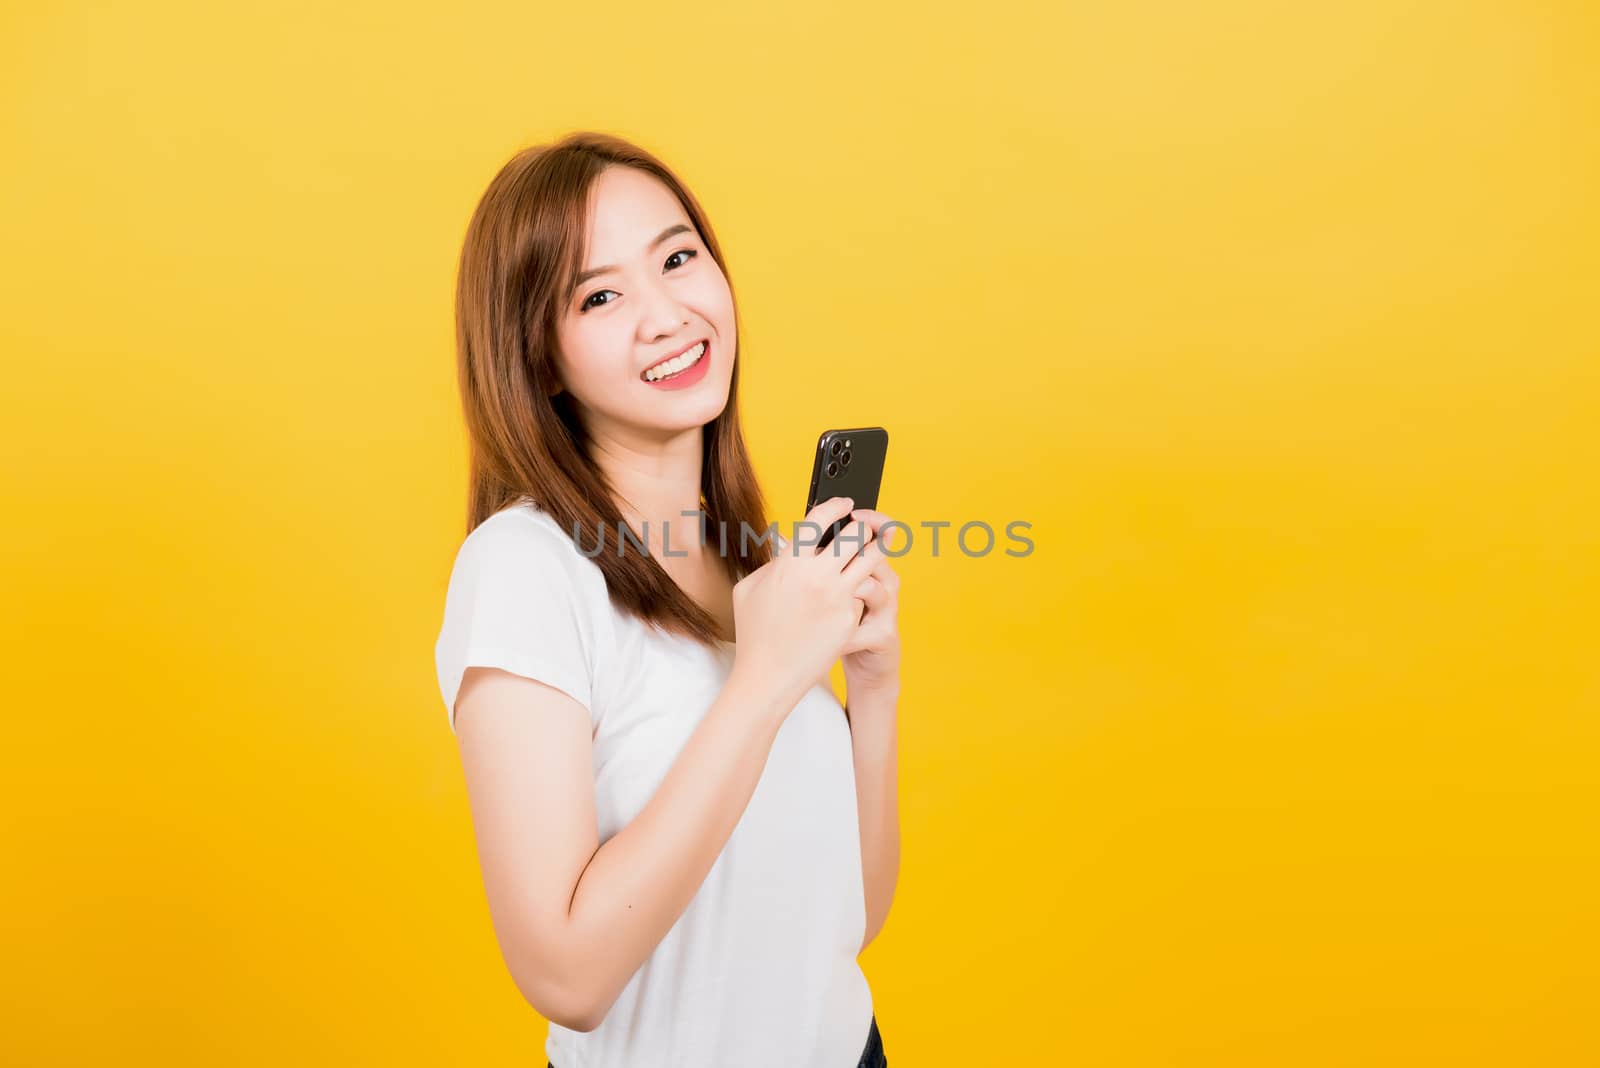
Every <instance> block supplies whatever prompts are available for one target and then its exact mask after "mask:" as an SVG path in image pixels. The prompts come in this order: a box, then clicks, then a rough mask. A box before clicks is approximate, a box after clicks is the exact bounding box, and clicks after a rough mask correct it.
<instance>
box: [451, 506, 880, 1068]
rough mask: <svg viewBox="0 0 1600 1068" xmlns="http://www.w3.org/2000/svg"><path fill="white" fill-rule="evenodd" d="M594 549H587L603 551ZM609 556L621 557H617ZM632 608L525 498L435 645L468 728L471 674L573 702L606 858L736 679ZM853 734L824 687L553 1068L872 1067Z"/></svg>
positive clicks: (723, 651) (456, 572)
mask: <svg viewBox="0 0 1600 1068" xmlns="http://www.w3.org/2000/svg"><path fill="white" fill-rule="evenodd" d="M593 538H594V531H593V530H592V529H590V530H588V531H587V532H583V531H580V540H581V543H582V544H583V545H584V546H585V547H586V548H589V549H591V550H592V548H593V545H594V542H593ZM607 551H609V552H615V551H616V545H615V541H614V539H613V542H612V544H611V545H610V546H608V549H607ZM734 648H735V647H734V645H733V644H732V643H727V642H723V643H720V644H719V645H718V646H717V647H716V648H715V649H711V648H707V647H706V646H703V645H701V644H699V643H697V642H694V641H691V640H689V639H687V638H681V637H679V636H677V635H668V634H664V633H660V632H657V631H655V630H654V629H653V628H651V627H650V626H649V625H647V624H644V623H641V622H640V621H638V620H636V619H634V618H633V617H632V616H629V615H627V614H626V613H624V612H622V611H620V610H618V609H617V608H615V607H614V606H613V605H612V603H611V599H610V597H609V595H608V594H607V591H606V584H605V577H604V575H603V573H602V572H601V570H600V567H599V565H598V564H596V563H595V562H594V561H593V560H591V559H589V558H588V557H586V556H584V555H583V553H582V552H580V551H579V549H578V546H577V545H575V544H574V543H573V541H572V538H571V537H570V535H569V532H567V531H565V530H563V529H562V528H561V526H560V524H558V523H557V522H556V521H555V519H554V518H552V517H551V516H550V515H549V514H548V513H547V512H544V511H543V510H542V509H540V508H539V507H538V506H537V505H536V504H534V503H533V502H532V501H531V500H528V499H527V498H524V499H523V500H522V501H520V502H519V503H517V504H514V505H511V506H509V507H507V508H505V509H502V510H501V511H499V512H496V513H495V514H494V515H492V516H490V517H489V518H488V519H486V520H484V522H483V523H481V524H479V526H478V527H477V529H475V530H473V531H472V533H471V534H469V535H467V537H466V539H465V540H464V541H463V542H462V544H461V547H460V549H459V550H458V552H457V554H456V558H455V564H454V567H453V570H452V571H451V575H450V583H449V588H448V591H447V593H446V596H445V608H444V622H443V625H442V627H441V629H440V632H439V638H438V642H437V644H436V645H435V651H434V656H435V664H436V667H437V670H438V676H439V690H440V693H441V694H442V695H443V697H444V703H445V708H446V711H447V714H448V716H449V722H450V729H451V731H452V733H453V732H454V731H455V698H456V692H457V690H458V689H459V688H460V686H461V677H462V675H463V674H464V673H465V671H466V669H467V667H468V665H472V664H480V665H487V666H491V667H497V668H502V669H504V670H506V671H511V672H515V673H516V674H519V675H525V676H528V677H530V678H534V679H538V680H540V681H541V682H545V683H547V684H549V685H551V686H554V687H556V688H557V689H560V690H563V691H565V692H566V693H568V694H571V695H572V696H573V697H574V698H576V699H577V700H578V702H579V703H581V704H582V705H584V706H585V707H586V708H587V709H588V710H589V717H590V721H591V723H592V724H593V728H594V735H593V737H594V797H595V811H596V814H597V816H598V822H599V830H600V841H601V843H602V844H603V843H604V842H606V841H607V840H608V839H610V838H611V837H612V836H613V835H615V834H616V833H617V832H618V831H620V830H621V829H622V828H623V827H625V826H627V825H628V823H630V822H631V821H632V820H633V818H634V817H635V816H637V815H638V814H639V813H640V811H642V810H643V808H644V806H645V804H646V803H647V802H648V801H649V800H650V798H651V797H652V796H653V795H654V793H655V791H656V788H657V787H658V786H659V785H660V784H661V781H662V779H663V778H665V776H666V774H667V771H668V769H669V768H670V767H671V766H672V764H673V762H674V761H675V760H676V759H677V756H678V753H679V752H680V751H681V750H682V748H683V746H684V743H685V742H687V741H688V740H689V736H690V734H691V733H693V731H694V729H695V727H696V725H697V724H698V723H699V722H700V719H701V717H702V716H703V715H704V714H705V712H706V710H707V709H708V708H709V707H710V706H711V703H712V702H713V701H714V700H715V699H716V697H717V694H718V693H719V692H720V691H721V689H722V686H723V684H724V682H725V681H726V680H727V677H728V673H729V671H730V670H731V669H732V667H733V654H734ZM865 933H866V904H865V898H864V894H863V887H862V875H861V836H860V827H859V824H858V822H857V815H856V788H855V771H854V763H853V760H852V755H851V747H850V727H849V724H848V722H847V721H846V720H845V715H844V709H843V708H842V707H841V705H840V704H839V699H838V698H837V697H836V696H835V695H834V693H833V690H832V689H831V687H829V686H828V684H827V682H826V680H822V681H819V682H818V683H817V685H816V686H814V687H813V688H812V689H811V691H810V692H809V693H807V694H806V696H805V697H804V698H803V699H802V700H801V701H800V703H799V704H798V705H796V706H795V709H794V711H793V712H791V713H790V714H789V716H788V718H787V719H786V720H785V721H784V723H783V726H782V727H781V728H780V729H779V731H778V733H777V735H776V739H775V741H774V742H773V745H772V750H771V753H770V755H769V756H768V758H767V764H766V767H765V769H764V770H763V772H762V774H761V779H760V781H759V783H758V784H757V786H756V789H755V793H754V794H753V795H752V796H751V798H750V803H749V805H748V806H746V808H745V811H744V813H743V814H742V815H741V817H740V819H739V822H738V824H737V826H735V827H734V829H733V834H732V837H730V838H729V840H728V843H727V845H726V846H724V847H723V850H722V853H721V855H719V856H718V857H717V860H716V863H715V864H713V865H712V867H711V871H710V872H709V874H707V875H706V878H705V881H704V882H703V883H702V884H701V886H700V889H699V890H698V891H697V892H696V893H695V896H694V898H693V900H691V901H690V902H689V907H688V908H687V909H685V910H684V913H683V915H682V916H680V917H679V918H678V920H677V922H676V923H674V924H673V925H672V928H671V929H670V930H669V931H668V932H667V934H666V936H665V937H664V938H663V939H662V940H661V942H660V944H659V945H657V947H656V948H655V950H654V951H653V952H652V953H651V955H650V956H649V957H648V958H647V959H646V960H645V962H644V964H643V965H642V966H641V967H640V968H639V970H638V971H637V972H635V973H634V975H633V977H632V978H631V979H630V980H629V981H628V984H627V986H625V987H624V988H623V990H622V993H621V995H620V996H619V997H618V998H617V1000H616V1002H615V1003H614V1004H613V1005H612V1006H611V1008H610V1009H609V1011H608V1012H607V1013H606V1017H605V1019H604V1020H603V1021H602V1022H601V1023H600V1025H599V1026H598V1027H596V1028H595V1029H594V1030H593V1031H590V1032H582V1031H573V1030H570V1029H568V1028H565V1027H562V1026H560V1025H558V1024H556V1023H553V1022H552V1023H551V1024H550V1030H549V1037H548V1039H547V1040H546V1043H545V1051H546V1054H547V1056H548V1059H549V1060H550V1061H551V1062H553V1063H554V1065H555V1068H658V1066H659V1068H678V1066H683V1068H691V1066H692V1068H719V1066H729V1068H732V1066H741V1068H742V1066H748V1065H760V1066H762V1068H854V1065H855V1064H856V1061H857V1058H858V1057H860V1055H861V1050H862V1048H863V1046H865V1045H866V1040H867V1031H868V1028H869V1026H870V1025H871V1021H872V1014H873V1003H872V994H871V991H870V989H869V988H868V985H867V980H866V976H865V975H864V974H863V973H862V971H861V966H860V964H859V963H857V961H856V956H857V954H858V953H859V952H860V949H861V939H862V937H863V936H864V935H865Z"/></svg>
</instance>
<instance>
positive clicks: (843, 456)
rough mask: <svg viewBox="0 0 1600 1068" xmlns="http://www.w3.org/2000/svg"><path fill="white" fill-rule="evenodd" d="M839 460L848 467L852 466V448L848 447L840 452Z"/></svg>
mask: <svg viewBox="0 0 1600 1068" xmlns="http://www.w3.org/2000/svg"><path fill="white" fill-rule="evenodd" d="M839 462H840V463H841V464H843V465H844V466H846V467H849V466H850V450H849V449H846V450H844V452H841V453H840V454H839Z"/></svg>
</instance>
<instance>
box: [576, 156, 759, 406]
mask: <svg viewBox="0 0 1600 1068" xmlns="http://www.w3.org/2000/svg"><path fill="white" fill-rule="evenodd" d="M580 271H582V272H585V273H586V272H589V271H600V272H601V273H598V274H594V275H593V276H591V277H588V278H582V276H581V275H580V278H581V280H580V281H579V283H578V286H577V288H576V289H575V290H573V291H572V292H571V293H570V294H567V295H566V302H565V305H564V306H563V309H562V313H561V317H560V321H559V322H560V325H559V327H558V329H557V341H558V349H557V352H556V368H557V371H558V373H559V375H560V377H561V385H562V387H563V388H564V389H566V390H567V391H568V392H569V393H571V394H572V396H573V398H574V399H575V400H576V401H577V402H578V406H579V409H580V412H581V414H582V416H583V418H584V419H585V421H586V422H588V423H589V424H590V425H591V426H592V427H593V428H594V429H600V430H603V431H605V430H609V431H610V432H611V433H621V434H623V435H626V436H629V437H637V436H641V435H642V436H650V437H658V436H661V435H663V434H667V433H675V432H678V431H682V430H685V429H688V428H691V427H695V426H704V425H705V424H706V423H709V422H710V421H711V420H713V419H715V418H716V417H717V416H718V415H719V414H720V413H721V412H722V409H723V407H724V406H726V404H727V401H728V388H729V383H730V380H731V377H732V374H733V361H734V358H735V357H736V355H737V354H736V353H735V352H734V348H735V347H736V343H735V340H734V339H735V335H736V330H735V324H734V315H733V293H732V291H731V290H730V289H729V288H728V280H727V278H726V277H724V276H723V274H722V269H721V268H720V267H718V266H717V262H716V260H714V259H712V258H711V252H710V250H709V249H707V248H706V246H705V243H704V242H702V241H701V240H700V234H699V233H698V232H697V231H696V230H695V228H694V224H693V223H692V222H691V221H690V219H689V215H688V213H687V212H685V211H684V209H683V205H681V204H679V203H678V198H677V197H675V196H673V195H672V191H671V190H670V189H668V188H667V186H666V185H664V184H663V183H662V182H661V181H660V180H659V179H657V178H656V177H655V176H653V175H650V174H646V173H645V172H643V171H639V170H635V169H634V168H632V167H618V166H613V167H608V168H607V169H606V170H605V171H604V172H603V173H602V174H601V175H600V177H599V178H598V179H597V180H596V182H595V188H594V191H593V195H592V197H591V200H590V207H589V246H588V248H587V249H586V250H585V251H584V258H583V264H582V267H581V268H580ZM700 342H705V349H704V351H703V353H701V354H700V359H699V362H698V363H697V364H695V365H693V366H689V367H687V368H686V370H684V371H681V372H680V373H679V374H677V375H668V376H665V377H662V375H663V370H665V369H662V368H659V367H657V366H656V365H658V364H660V363H661V362H662V361H663V360H665V359H667V358H668V357H671V356H677V355H678V354H679V353H684V352H685V350H687V356H688V357H693V356H694V355H695V354H696V352H698V351H699V350H698V349H697V348H696V347H695V346H696V345H697V344H698V343H700ZM647 371H649V372H650V374H649V376H648V377H647V375H646V372H647ZM650 379H659V381H658V382H654V383H652V382H651V381H650ZM596 424H598V425H596Z"/></svg>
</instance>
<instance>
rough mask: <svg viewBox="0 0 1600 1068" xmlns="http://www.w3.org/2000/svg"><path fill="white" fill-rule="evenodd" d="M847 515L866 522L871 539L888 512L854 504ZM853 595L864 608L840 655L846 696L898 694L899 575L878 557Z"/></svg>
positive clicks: (851, 698) (886, 696)
mask: <svg viewBox="0 0 1600 1068" xmlns="http://www.w3.org/2000/svg"><path fill="white" fill-rule="evenodd" d="M850 518H851V519H855V520H860V521H861V522H862V523H864V524H866V526H867V529H868V531H869V532H870V536H871V538H873V539H876V538H877V537H878V536H879V531H880V530H881V529H882V527H883V524H885V523H887V522H889V517H888V516H886V515H884V514H883V513H882V512H879V511H875V510H874V509H871V508H857V509H855V510H854V511H853V512H851V513H850ZM840 536H841V537H842V536H843V532H842V531H841V533H840ZM856 596H857V597H860V598H861V599H862V601H864V602H865V603H866V611H865V612H864V613H863V614H862V617H861V621H860V622H859V623H857V624H856V630H855V633H854V634H852V635H851V636H850V640H849V641H848V642H846V643H845V647H844V653H843V655H842V657H841V659H842V661H843V663H844V679H845V685H846V686H847V687H848V690H849V692H848V695H847V696H848V699H849V700H851V701H852V702H857V703H859V702H860V701H862V700H863V699H865V698H871V697H885V698H888V699H890V700H893V699H895V698H897V697H898V696H899V695H900V621H899V611H900V576H899V575H897V574H895V571H894V568H892V567H890V566H889V560H888V558H887V557H881V558H879V560H878V562H877V564H875V565H874V566H873V568H872V571H871V573H870V574H868V576H867V577H866V578H865V579H863V580H862V582H861V585H860V586H858V587H856Z"/></svg>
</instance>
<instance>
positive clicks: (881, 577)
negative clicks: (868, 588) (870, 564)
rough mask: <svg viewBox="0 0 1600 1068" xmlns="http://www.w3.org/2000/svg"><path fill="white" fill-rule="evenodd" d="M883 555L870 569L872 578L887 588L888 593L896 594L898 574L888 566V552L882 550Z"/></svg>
mask: <svg viewBox="0 0 1600 1068" xmlns="http://www.w3.org/2000/svg"><path fill="white" fill-rule="evenodd" d="M883 553H884V555H883V558H882V559H880V560H879V561H878V563H877V566H876V567H874V568H873V569H872V577H873V578H875V579H877V580H878V581H879V582H881V583H883V584H884V586H886V587H888V590H889V592H890V593H897V592H899V590H900V574H899V572H897V571H895V569H894V568H893V567H892V566H890V564H889V553H888V550H887V549H885V550H883Z"/></svg>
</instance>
